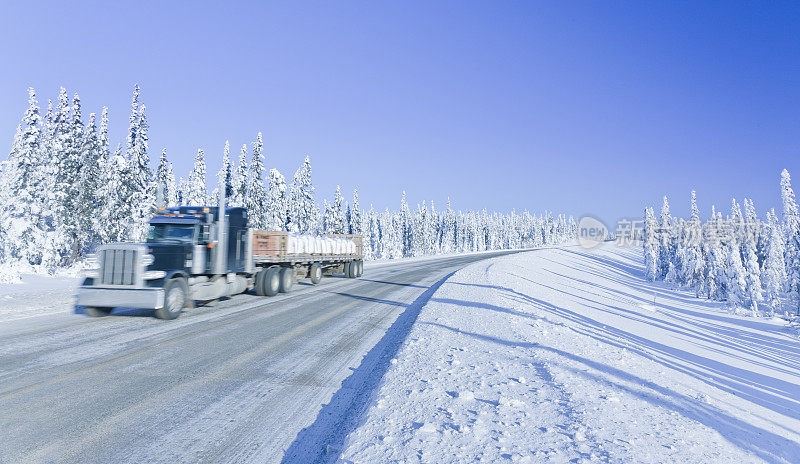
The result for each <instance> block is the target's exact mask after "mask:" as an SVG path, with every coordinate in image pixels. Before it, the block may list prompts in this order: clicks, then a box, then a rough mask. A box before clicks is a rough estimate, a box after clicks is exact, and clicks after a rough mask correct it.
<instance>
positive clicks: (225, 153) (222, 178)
mask: <svg viewBox="0 0 800 464" xmlns="http://www.w3.org/2000/svg"><path fill="white" fill-rule="evenodd" d="M231 177H232V170H231V146H230V143H228V141H227V140H226V141H225V148H224V149H223V150H222V166H220V168H219V171H217V186H216V187H214V190H213V191H212V192H211V198H210V199H209V200H210V201H211V204H212V205H216V204H217V203H219V195H220V191H221V189H223V188H224V189H225V198H231V194H232V193H233V179H232V178H231Z"/></svg>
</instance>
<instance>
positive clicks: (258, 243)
mask: <svg viewBox="0 0 800 464" xmlns="http://www.w3.org/2000/svg"><path fill="white" fill-rule="evenodd" d="M288 236H289V234H288V232H279V231H268V230H254V231H253V256H267V257H270V258H283V257H285V256H286V249H287V245H288Z"/></svg>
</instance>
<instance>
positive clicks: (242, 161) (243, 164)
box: [231, 144, 250, 207]
mask: <svg viewBox="0 0 800 464" xmlns="http://www.w3.org/2000/svg"><path fill="white" fill-rule="evenodd" d="M248 177H249V171H248V170H247V144H244V145H242V150H241V151H240V152H239V163H238V164H237V165H236V171H234V173H233V181H232V182H231V183H232V184H233V196H232V197H231V206H242V207H246V206H247V204H246V198H247V195H248V190H247V187H248V185H249V183H250V182H249V179H248Z"/></svg>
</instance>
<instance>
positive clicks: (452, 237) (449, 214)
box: [441, 197, 530, 253]
mask: <svg viewBox="0 0 800 464" xmlns="http://www.w3.org/2000/svg"><path fill="white" fill-rule="evenodd" d="M529 216H530V215H529ZM443 222H444V226H443V228H442V247H441V249H442V253H452V252H454V251H456V249H457V246H456V213H455V211H453V208H452V207H451V205H450V197H448V198H447V210H446V211H445V213H444V221H443Z"/></svg>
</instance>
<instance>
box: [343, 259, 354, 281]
mask: <svg viewBox="0 0 800 464" xmlns="http://www.w3.org/2000/svg"><path fill="white" fill-rule="evenodd" d="M352 267H353V264H352V263H351V262H350V261H347V262H346V263H344V265H343V269H344V276H345V277H347V278H348V279H351V278H352V277H353V276H352V275H351V274H350V269H351V268H352Z"/></svg>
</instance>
